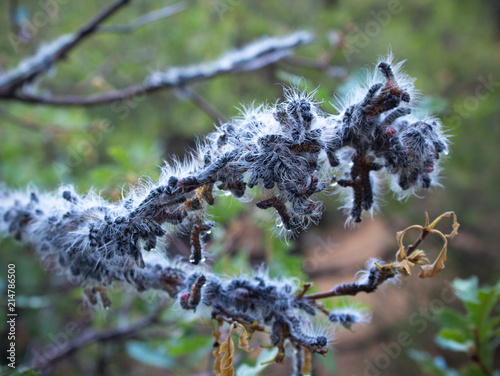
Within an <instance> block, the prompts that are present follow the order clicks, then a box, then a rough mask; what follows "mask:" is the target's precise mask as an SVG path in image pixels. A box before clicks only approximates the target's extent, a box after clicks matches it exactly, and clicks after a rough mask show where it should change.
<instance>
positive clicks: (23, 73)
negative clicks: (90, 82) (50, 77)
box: [0, 0, 130, 98]
mask: <svg viewBox="0 0 500 376" xmlns="http://www.w3.org/2000/svg"><path fill="white" fill-rule="evenodd" d="M129 2H130V0H118V1H116V2H115V3H113V4H112V5H110V6H108V7H107V8H105V9H104V10H102V11H101V13H99V14H98V15H97V16H95V17H94V18H93V19H92V20H91V21H89V22H88V23H87V24H86V25H85V26H83V27H82V28H81V29H80V30H79V31H77V32H76V33H75V34H70V35H63V36H61V37H59V38H58V39H56V40H55V41H53V42H52V43H50V45H49V46H46V47H45V48H41V49H40V50H39V51H38V52H37V53H36V54H35V55H34V56H32V57H31V58H29V59H27V60H25V61H24V62H23V63H21V64H19V65H18V67H17V68H16V69H14V70H13V71H10V72H7V73H5V74H4V75H2V76H0V98H1V97H11V98H15V97H16V94H15V92H16V91H17V90H18V89H20V88H21V87H22V86H23V85H25V84H27V83H29V82H31V81H32V80H33V79H34V78H35V77H36V76H38V75H39V74H41V73H44V72H47V71H48V70H49V69H50V68H51V67H52V66H53V65H54V64H56V63H57V62H59V61H60V60H62V59H64V58H66V57H67V55H68V54H69V52H70V51H71V50H73V49H74V48H75V47H77V46H78V45H79V44H80V43H81V42H82V41H83V40H84V39H85V38H87V37H89V36H90V35H92V34H93V33H95V32H96V31H97V29H98V26H99V25H100V24H101V23H102V22H104V21H105V20H106V19H108V18H109V17H111V16H112V15H113V14H114V13H115V12H117V11H118V10H119V9H120V8H121V7H122V6H124V5H127V4H128V3H129Z"/></svg>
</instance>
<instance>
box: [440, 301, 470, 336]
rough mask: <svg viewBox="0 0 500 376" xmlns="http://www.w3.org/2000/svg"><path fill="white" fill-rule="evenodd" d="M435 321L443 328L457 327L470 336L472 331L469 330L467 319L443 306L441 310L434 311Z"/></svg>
mask: <svg viewBox="0 0 500 376" xmlns="http://www.w3.org/2000/svg"><path fill="white" fill-rule="evenodd" d="M435 317H436V321H437V323H438V324H439V325H440V326H442V327H443V328H457V329H461V331H462V332H463V333H464V334H465V335H466V336H467V337H472V331H471V330H470V324H471V323H470V321H469V319H468V318H467V317H466V316H465V315H463V314H461V313H460V312H457V311H455V310H453V309H450V308H446V307H445V308H443V309H442V310H440V311H438V312H436V314H435Z"/></svg>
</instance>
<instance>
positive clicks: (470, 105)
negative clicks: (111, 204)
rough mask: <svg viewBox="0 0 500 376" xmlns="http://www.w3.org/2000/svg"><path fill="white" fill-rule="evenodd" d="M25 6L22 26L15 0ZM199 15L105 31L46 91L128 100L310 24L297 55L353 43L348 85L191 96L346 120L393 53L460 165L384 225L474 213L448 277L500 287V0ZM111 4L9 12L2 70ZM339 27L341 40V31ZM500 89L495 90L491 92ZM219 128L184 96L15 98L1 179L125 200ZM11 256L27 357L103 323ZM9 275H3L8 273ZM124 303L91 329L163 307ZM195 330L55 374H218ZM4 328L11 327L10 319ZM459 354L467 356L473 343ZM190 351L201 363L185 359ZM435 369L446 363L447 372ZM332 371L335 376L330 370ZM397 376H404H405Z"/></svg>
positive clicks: (204, 8) (218, 82)
mask: <svg viewBox="0 0 500 376" xmlns="http://www.w3.org/2000/svg"><path fill="white" fill-rule="evenodd" d="M13 3H16V4H17V7H16V8H15V12H16V13H15V14H13V15H12V16H11V15H10V12H11V8H9V5H10V4H13ZM49 3H56V4H57V11H56V12H54V13H52V12H49V13H50V14H49V13H47V11H45V10H44V9H48V8H47V6H48V4H49ZM107 3H110V2H109V1H108V2H107ZM169 3H172V2H170V1H169V2H165V1H159V0H150V1H145V0H137V1H133V2H131V4H130V5H129V6H127V7H126V8H125V9H123V11H121V12H120V13H118V14H117V15H116V16H114V17H113V18H112V19H111V20H109V21H108V22H107V24H108V25H117V24H118V25H119V24H127V23H129V22H131V20H133V19H135V18H137V17H138V16H140V15H141V14H144V13H146V12H149V11H152V10H154V9H158V8H161V7H164V6H165V5H167V4H169ZM187 5H188V7H187V9H186V10H185V11H183V12H181V13H179V14H176V15H174V16H172V17H169V18H166V19H163V20H160V21H157V22H154V23H151V24H148V25H145V26H143V27H141V28H139V29H137V30H136V31H135V32H133V33H131V34H109V33H102V34H98V35H96V36H94V37H92V38H91V39H89V40H87V41H86V42H85V43H83V44H82V45H81V46H80V47H79V48H78V49H76V50H75V51H74V52H72V53H71V54H70V56H69V58H68V59H67V60H66V61H64V62H62V63H60V64H58V66H57V68H56V69H54V70H53V72H52V74H51V75H49V76H47V77H45V78H43V79H42V80H41V81H40V82H38V83H37V85H38V87H39V88H40V90H50V91H52V92H53V93H59V94H64V93H73V94H81V95H85V94H90V93H96V92H102V91H105V90H108V89H119V88H122V87H125V86H127V85H131V84H134V83H140V82H141V81H142V80H143V79H144V77H145V76H146V75H147V74H148V73H149V72H151V71H155V70H163V69H166V68H168V67H171V66H176V65H186V64H192V63H197V62H200V61H204V60H209V59H214V58H216V57H217V56H219V55H220V54H222V53H224V52H225V51H227V50H229V49H232V48H234V47H238V46H242V45H243V44H245V43H247V42H250V41H252V40H255V39H257V38H259V37H261V36H263V35H283V34H286V33H288V32H292V31H295V30H297V29H307V30H311V31H313V32H314V33H315V35H316V36H317V41H316V42H315V43H314V44H312V45H309V46H306V47H304V48H301V49H300V50H299V51H297V55H299V56H301V57H304V58H311V59H317V58H319V57H320V56H322V54H323V53H324V52H325V51H327V50H329V49H330V48H331V39H332V35H341V36H342V38H344V39H345V41H346V45H347V46H351V49H348V48H349V47H348V48H347V49H340V50H337V51H336V54H335V56H334V58H333V60H332V61H331V66H332V67H334V68H338V70H335V72H336V73H335V74H330V75H329V74H327V73H328V72H330V71H327V72H325V71H323V70H319V69H313V68H308V67H302V66H296V65H293V64H289V63H285V62H282V63H279V64H276V65H274V66H270V67H266V68H264V69H261V70H259V71H255V72H248V73H243V74H237V75H236V74H234V75H228V76H221V77H218V78H216V79H214V80H210V81H206V82H201V83H198V84H196V85H193V89H194V90H196V91H197V92H198V93H199V94H200V95H202V96H203V97H204V98H205V99H207V100H208V101H209V102H210V103H211V104H212V105H213V106H214V107H215V108H216V109H217V110H219V111H220V113H222V114H224V115H225V116H226V117H231V116H235V115H237V114H238V108H240V107H241V104H243V105H249V104H251V103H253V102H255V103H261V102H266V101H267V102H274V101H275V100H276V99H277V98H279V97H280V96H281V95H282V87H281V86H280V85H277V84H278V83H284V84H296V85H299V86H304V87H307V88H309V89H313V88H318V91H317V93H316V97H317V99H319V100H322V101H323V104H322V106H323V108H324V109H325V110H326V111H334V108H333V106H332V105H331V102H335V95H337V94H342V90H343V88H344V89H345V88H346V87H347V85H346V84H347V83H348V82H349V80H350V79H351V78H354V79H356V78H357V77H360V75H362V74H363V69H364V67H370V68H372V67H373V65H374V63H376V60H377V57H378V56H380V55H383V54H385V53H387V51H388V48H391V49H392V51H393V52H394V54H395V56H396V57H397V58H398V59H407V63H406V65H405V69H406V71H407V72H408V73H409V74H410V75H411V76H414V77H417V78H418V80H417V82H416V85H417V88H418V89H419V90H421V92H422V93H424V97H423V98H422V102H423V107H424V108H425V109H427V110H428V111H429V114H433V115H436V116H439V117H441V118H442V119H443V121H444V124H445V126H446V128H447V129H448V133H449V134H450V136H451V137H452V139H451V140H452V142H453V145H452V148H451V155H450V158H449V159H447V160H446V161H444V174H443V175H444V176H445V178H444V179H443V180H442V183H443V185H444V187H445V188H444V189H435V190H434V191H433V192H432V193H427V195H426V196H427V198H425V199H423V200H422V199H417V198H412V199H410V200H409V201H408V202H405V203H399V202H396V201H395V200H392V199H391V198H389V197H388V198H386V199H385V202H384V206H383V208H382V211H383V212H384V215H385V218H386V219H387V220H389V221H390V220H395V219H397V218H403V220H404V221H407V222H413V221H414V220H420V218H421V215H422V212H423V211H425V210H427V211H429V212H430V215H431V217H432V216H433V215H434V214H437V213H441V212H443V211H446V210H454V211H455V212H457V213H458V215H459V217H460V220H461V223H462V228H463V233H465V234H468V237H467V239H468V242H465V243H464V244H465V245H463V246H461V245H460V243H458V242H456V243H454V247H455V248H457V251H456V252H453V253H452V254H451V255H450V258H451V259H450V263H449V264H448V265H449V266H448V267H449V268H450V269H451V270H454V271H455V273H456V274H458V275H462V276H468V275H470V274H477V275H479V277H480V279H481V281H482V282H490V283H491V282H492V281H494V280H496V276H497V275H498V274H499V272H500V263H499V262H498V258H497V256H496V253H495V252H494V251H496V245H497V244H499V243H500V233H499V232H498V230H497V226H498V212H499V208H500V195H499V194H498V186H499V184H500V181H499V179H500V175H499V173H498V161H499V160H500V148H499V147H498V142H499V140H500V127H498V126H497V122H498V120H499V119H500V107H499V106H498V103H499V101H500V91H499V90H498V88H499V86H500V69H499V67H500V48H499V36H500V23H499V19H500V17H499V14H500V6H499V5H498V3H497V2H495V1H486V0H480V1H472V0H467V1H460V2H457V1H453V0H443V1H439V2H438V1H430V0H418V1H417V0H413V1H366V2H354V1H340V0H337V1H335V0H331V1H327V0H324V1H315V2H309V1H297V0H293V1H287V2H284V1H275V0H272V1H261V2H244V1H241V0H199V1H194V0H193V1H188V2H187ZM102 6H103V4H102V2H86V3H85V5H84V6H83V5H82V4H81V3H80V2H74V1H54V0H40V1H36V2H35V1H22V0H18V1H17V2H14V1H3V2H1V3H0V17H2V22H0V36H1V37H0V69H3V70H9V69H11V68H13V67H15V66H16V65H17V64H18V63H19V61H21V60H22V59H23V58H24V57H26V56H29V55H30V54H32V53H33V52H34V51H36V49H37V47H38V46H39V45H40V43H43V42H44V41H50V40H52V39H54V38H56V37H57V36H59V35H61V34H63V33H68V32H73V31H74V30H76V29H77V28H78V27H79V26H80V25H83V24H84V23H85V22H86V21H87V20H89V19H90V18H91V17H93V16H94V15H95V14H96V13H98V11H99V10H100V9H101V8H102ZM39 12H42V13H43V12H45V14H47V15H48V21H47V22H46V24H45V25H43V26H40V27H36V28H35V31H34V32H33V33H32V35H30V36H29V37H28V38H27V40H26V41H25V42H24V43H22V44H16V43H12V40H13V39H12V33H16V32H18V30H19V28H21V27H22V26H23V25H24V26H26V25H27V24H28V23H29V22H33V17H34V16H35V15H36V14H37V13H39ZM333 31H336V32H337V34H332V32H333ZM333 38H334V37H333ZM488 81H491V83H490V84H485V82H488ZM478 93H480V95H479V96H478ZM213 123H214V120H213V119H212V118H210V117H209V116H208V115H207V114H206V113H204V112H203V111H201V110H199V109H198V108H197V107H196V106H195V105H194V104H193V103H192V102H190V101H189V100H188V99H187V98H186V97H185V96H183V95H181V94H180V93H179V92H176V91H175V90H170V91H169V90H167V91H162V92H159V93H156V94H154V95H151V96H148V97H136V98H131V99H130V100H126V101H123V102H119V103H113V104H110V105H102V106H96V107H88V108H76V107H75V108H74V107H57V106H33V105H26V104H20V103H15V102H7V101H5V102H2V103H0V182H1V183H3V184H5V185H6V186H8V187H13V188H25V187H26V186H27V185H28V184H34V185H36V186H37V187H40V188H41V189H48V190H52V189H54V188H56V187H58V186H59V185H60V184H62V183H73V184H75V185H76V186H77V187H78V190H79V191H81V192H84V191H87V190H88V189H91V188H94V189H96V190H98V191H100V192H101V193H102V194H103V195H104V196H106V197H109V198H110V199H113V200H116V199H118V198H119V196H120V192H121V191H122V189H125V190H126V189H127V186H128V184H137V182H138V181H139V179H140V178H141V177H142V176H148V177H150V178H153V179H154V178H157V177H158V175H159V168H158V166H160V165H161V164H162V163H163V162H162V159H166V160H167V161H171V157H172V155H174V154H176V155H183V154H184V153H185V152H186V151H187V150H189V149H190V148H192V147H193V146H194V142H195V141H194V140H195V137H199V136H203V135H205V134H207V133H208V132H210V130H211V129H212V128H213ZM219 201H220V202H219V204H218V205H217V206H216V207H215V208H214V209H213V213H212V214H213V216H214V218H215V220H216V221H217V222H218V223H219V224H220V225H221V226H226V225H227V223H228V222H230V221H231V220H232V219H234V218H236V217H237V216H238V215H240V214H241V213H243V212H244V211H246V206H245V205H243V204H241V203H238V202H236V201H234V200H232V199H231V198H230V197H224V198H222V199H221V200H219ZM326 201H327V202H326V205H327V211H326V212H325V214H324V217H323V220H322V222H321V224H320V226H321V229H323V230H324V229H328V228H329V227H331V226H342V225H343V221H344V219H343V218H342V216H341V214H340V213H339V212H338V211H337V206H338V202H336V200H335V199H334V198H333V199H328V200H326ZM261 227H262V231H263V235H262V243H263V244H264V246H265V248H266V250H267V253H266V256H265V257H266V259H267V260H268V261H271V264H270V272H271V274H273V275H280V274H284V275H294V276H297V277H300V278H305V274H304V272H303V270H302V268H301V262H302V256H301V255H300V253H297V252H295V251H296V249H294V245H293V244H291V245H287V244H285V243H283V242H281V241H279V240H276V239H275V238H273V236H272V233H271V231H270V230H269V227H268V226H266V225H265V224H264V223H262V224H261ZM222 228H225V227H222ZM310 231H315V229H311V230H310ZM213 239H214V240H213V242H214V245H213V251H214V255H216V256H218V255H219V254H218V252H219V250H220V249H221V248H222V247H221V243H220V242H222V241H223V237H222V234H221V233H219V234H217V233H216V232H215V231H214V234H213ZM1 247H2V252H1V254H0V261H1V263H0V265H2V268H3V265H5V264H6V263H8V262H14V263H16V265H17V268H18V269H17V272H18V275H19V276H20V277H19V278H18V279H17V281H18V286H17V294H18V298H19V300H18V302H19V305H20V308H19V311H20V315H19V316H20V319H19V322H18V325H19V326H18V328H19V329H18V340H17V344H18V359H19V360H20V361H22V360H23V359H27V356H26V357H25V355H24V354H25V351H26V349H27V346H28V345H30V346H32V345H36V346H38V347H40V348H44V346H47V344H48V343H49V342H50V341H49V340H48V338H51V337H49V335H52V334H54V333H59V332H60V331H61V330H62V329H61V328H63V327H64V325H65V324H66V323H68V322H74V323H76V324H78V328H79V333H81V331H82V330H83V328H85V327H86V326H88V325H89V323H90V320H89V317H94V316H95V314H92V315H90V316H89V315H87V314H82V313H79V314H75V307H76V306H79V305H80V303H81V292H80V289H79V288H78V287H73V286H68V283H67V281H66V280H65V279H64V278H62V277H58V276H51V278H48V276H47V274H46V273H45V272H44V271H43V269H42V268H41V266H40V265H39V264H38V263H37V261H36V260H34V258H33V257H32V254H31V252H30V251H29V250H28V249H26V247H24V246H22V245H19V244H17V243H14V242H12V241H7V240H3V241H2V243H1ZM271 249H272V252H271ZM492 250H493V251H492ZM291 251H294V252H292V254H291ZM248 264H249V257H248V255H246V254H245V252H241V253H239V254H237V255H232V254H223V255H220V257H218V258H217V262H216V263H215V264H214V265H213V268H214V270H216V271H218V272H220V273H227V274H234V273H240V272H241V271H244V270H245V269H248V268H249V265H248ZM447 270H448V269H447ZM4 273H5V271H4V270H0V275H2V276H3V275H4ZM2 288H3V289H4V288H5V286H2ZM478 291H481V290H478ZM112 294H113V296H112V298H113V304H114V305H113V310H115V311H114V312H115V314H113V315H110V314H108V315H107V316H99V315H97V319H95V320H93V321H92V324H90V325H93V326H94V327H95V328H102V327H115V326H117V325H118V324H120V323H123V321H124V320H125V321H127V320H133V319H135V318H138V317H142V316H144V315H145V314H147V313H148V312H150V311H151V306H152V303H151V301H150V300H143V299H132V298H131V297H130V294H128V293H127V292H125V293H124V292H122V291H120V290H118V291H115V292H113V293H112ZM3 296H5V294H4V293H2V297H3ZM2 299H3V298H2ZM467 304H473V303H467ZM166 315H167V316H168V317H166V319H169V318H170V319H171V318H172V317H173V315H177V316H178V312H175V311H174V312H173V313H172V312H170V313H166ZM169 315H170V316H169ZM469 319H471V318H467V320H469ZM193 320H196V319H194V318H189V319H186V322H185V323H182V322H180V323H179V322H177V321H176V322H175V325H172V328H171V329H172V330H171V331H170V333H169V337H168V338H169V341H165V340H161V341H159V340H154V341H147V342H141V341H136V340H134V341H132V340H131V341H128V342H127V343H125V344H117V345H116V346H115V347H112V346H111V345H108V344H106V345H102V346H101V345H92V346H89V347H87V348H85V349H83V350H82V351H81V352H79V353H78V356H74V357H73V358H72V359H71V362H70V363H69V364H68V363H62V364H60V365H59V367H58V368H57V369H56V370H55V371H54V374H67V373H69V374H75V375H77V374H93V373H94V371H95V370H96V367H97V365H98V363H99V361H98V359H100V357H105V358H106V359H109V360H110V361H109V362H108V364H107V366H106V367H107V368H105V370H106V371H107V372H108V373H109V374H122V373H123V372H131V373H134V372H137V373H140V372H144V373H146V372H147V373H149V374H155V372H157V371H158V367H160V368H162V367H163V370H162V372H163V371H165V369H171V366H172V362H175V364H176V367H180V368H179V369H182V370H181V371H178V372H181V373H182V374H187V373H189V372H195V371H200V370H207V369H209V368H210V364H209V363H210V351H211V350H210V345H208V344H207V341H208V338H210V336H209V335H207V333H204V332H199V333H198V332H197V333H193V332H192V331H193ZM471 320H472V319H471ZM0 329H1V330H2V331H3V330H4V329H5V324H4V323H2V326H0ZM446 333H447V332H445V334H446ZM462 334H463V333H462ZM2 335H3V334H2ZM450 335H451V334H450ZM463 335H464V336H465V334H463ZM2 338H3V337H2ZM453 338H454V339H456V338H455V337H453ZM457 338H461V337H457ZM464 338H465V337H464ZM466 338H468V337H466ZM155 341H156V342H155ZM449 343H450V342H448V344H449ZM457 343H458V344H457ZM457 343H455V345H456V346H458V347H460V343H461V342H460V341H458V342H457ZM2 350H3V347H2ZM124 354H127V355H126V356H125V355H124ZM146 354H147V356H146ZM182 354H189V357H187V358H186V357H184V358H183V357H182V356H181V355H182ZM179 356H181V358H182V359H181V358H178V357H179ZM270 357H271V356H269V358H270ZM431 358H432V357H431ZM96 359H97V360H96ZM266 359H267V357H266ZM429 359H430V358H429ZM2 361H3V359H2ZM428 363H429V362H428ZM246 364H248V365H246ZM258 364H259V361H257V362H256V360H255V359H252V358H251V357H248V359H246V360H245V363H244V364H242V365H241V366H240V368H241V370H242V371H241V372H242V374H244V373H243V369H248V367H250V368H252V367H253V368H257V369H258V368H259V367H258ZM429 364H430V363H429ZM433 364H434V365H435V367H438V368H439V367H441V368H442V367H443V366H442V364H439V362H434V363H433ZM328 367H330V372H334V368H335V367H334V365H332V362H329V363H328ZM131 370H133V371H131ZM259 371H260V370H259ZM245 372H247V374H251V373H249V372H250V371H245ZM254 372H257V371H256V370H254ZM394 372H395V373H394V374H401V372H399V371H398V370H396V371H394ZM158 374H160V373H159V371H158ZM162 374H165V373H162ZM176 374H180V373H176Z"/></svg>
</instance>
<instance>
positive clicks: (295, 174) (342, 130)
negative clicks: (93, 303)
mask: <svg viewBox="0 0 500 376" xmlns="http://www.w3.org/2000/svg"><path fill="white" fill-rule="evenodd" d="M389 62H390V61H389ZM389 62H384V61H383V62H380V63H379V64H378V68H377V70H378V71H379V72H378V73H374V74H373V75H371V76H370V77H369V80H368V81H369V85H368V87H367V88H365V89H356V90H355V91H354V93H353V94H352V95H350V96H347V97H346V98H345V99H344V101H343V105H342V106H341V107H340V108H339V112H340V113H339V114H338V115H329V114H325V113H323V112H322V111H321V110H320V108H319V105H318V103H316V102H315V101H314V100H313V94H311V93H303V92H299V91H297V90H293V89H287V90H286V91H285V99H284V100H283V101H282V102H278V103H276V104H274V105H271V106H264V105H263V106H256V107H253V108H250V109H247V110H245V111H244V112H243V114H242V115H241V116H240V117H238V118H235V119H233V120H232V121H230V122H228V123H226V124H222V125H220V126H218V127H217V128H216V130H215V132H213V133H211V134H209V135H208V136H207V137H205V138H204V139H203V140H202V141H201V142H199V144H198V146H197V148H196V151H195V152H194V153H193V154H192V155H191V156H188V157H186V158H185V159H184V160H182V161H180V160H179V161H176V162H174V163H172V164H170V165H165V166H164V167H163V169H162V174H161V176H160V179H159V180H158V181H151V180H148V179H147V178H146V179H143V180H142V182H141V184H140V185H139V186H137V187H133V188H131V190H130V192H128V193H127V194H126V195H125V196H124V197H123V199H122V200H121V201H119V202H116V203H109V202H106V201H105V200H103V199H102V198H100V197H99V196H98V195H96V194H94V193H92V192H91V193H89V194H87V195H86V196H81V195H79V194H77V193H75V190H74V189H73V188H72V187H66V188H62V189H60V191H59V192H57V193H38V192H37V191H36V190H28V191H25V192H21V191H9V190H6V191H4V192H3V193H2V199H1V201H0V214H1V215H0V231H1V232H2V233H3V234H10V235H12V236H14V237H15V238H17V239H21V238H23V239H25V240H26V241H27V242H29V243H32V244H34V245H35V247H36V248H37V250H38V252H39V254H40V256H41V257H42V258H50V259H51V263H54V262H55V263H56V264H57V265H58V266H59V268H60V269H61V270H63V271H65V272H66V273H68V274H69V275H71V276H73V277H74V278H76V279H77V280H83V281H87V280H93V281H95V282H97V283H100V284H109V283H111V282H112V281H114V280H120V281H137V280H141V281H142V282H141V284H142V285H148V284H149V285H151V284H154V283H153V282H148V281H145V278H146V277H144V275H145V274H146V275H152V274H154V273H152V272H150V269H151V265H149V266H148V265H147V263H145V261H144V258H145V257H146V255H147V254H149V253H150V252H151V251H154V252H160V253H165V243H166V240H165V239H166V235H167V234H168V233H175V232H179V231H184V232H187V233H189V234H190V243H191V257H190V258H189V261H190V263H191V264H193V265H197V264H199V263H201V262H203V260H204V259H205V253H206V251H205V249H204V248H205V241H204V239H205V236H206V235H207V234H208V233H209V232H210V230H211V228H212V226H213V223H211V222H210V221H208V220H207V213H206V212H207V207H208V206H211V205H214V204H215V202H216V198H217V195H218V194H220V192H221V191H222V192H225V193H227V194H232V195H233V196H234V197H236V198H239V199H245V200H247V201H248V197H249V194H248V193H249V192H250V189H252V188H254V187H258V188H260V189H257V188H256V189H255V190H252V195H253V199H252V202H253V204H254V205H255V207H256V208H259V209H262V210H269V211H273V212H275V213H276V216H277V218H278V219H279V221H278V224H279V226H280V228H281V230H282V231H283V233H284V234H285V235H286V236H294V235H295V234H297V232H298V231H300V230H303V229H305V228H307V227H308V226H309V225H310V224H312V223H316V222H317V221H318V220H319V217H320V215H321V212H322V204H321V202H320V201H318V200H317V199H316V197H317V195H318V193H320V192H322V191H325V190H327V189H330V186H331V185H336V186H337V187H338V189H339V191H344V192H349V193H348V194H347V195H346V196H347V197H348V202H347V204H346V207H348V210H349V218H350V220H352V221H354V222H359V221H361V217H362V214H363V212H364V211H371V210H372V208H373V205H374V202H375V196H376V194H377V192H378V189H377V185H378V183H377V182H380V181H381V177H382V175H381V174H386V175H389V176H391V177H392V180H393V181H394V182H395V183H394V184H393V188H394V186H397V187H396V188H394V189H395V190H399V191H405V192H406V191H410V190H412V189H414V188H415V187H417V186H421V187H423V188H428V187H429V186H430V185H431V184H433V183H434V182H435V181H436V180H435V178H436V174H437V171H438V166H437V165H438V162H439V161H438V159H439V157H440V154H441V153H443V152H444V153H446V151H447V140H446V137H445V136H444V135H443V132H442V130H441V126H440V123H439V121H437V120H436V119H418V118H416V117H413V115H412V114H411V111H412V109H413V107H414V103H413V102H414V101H413V100H412V98H413V97H414V96H415V90H414V88H413V81H412V80H411V79H409V78H408V77H407V76H405V75H403V74H401V73H400V70H401V64H400V63H399V64H396V65H394V66H393V67H392V66H391V64H390V63H389ZM360 92H363V93H364V94H363V95H361V94H360ZM255 191H258V192H257V193H256V192H255ZM259 192H260V193H259ZM255 195H257V196H259V197H258V198H257V199H256V198H255ZM146 271H147V273H146ZM130 283H131V284H133V285H134V286H135V287H136V288H137V289H143V288H144V286H141V285H140V284H137V282H130Z"/></svg>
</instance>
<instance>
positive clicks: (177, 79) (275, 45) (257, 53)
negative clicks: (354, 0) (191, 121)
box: [0, 32, 314, 106]
mask: <svg viewBox="0 0 500 376" xmlns="http://www.w3.org/2000/svg"><path fill="white" fill-rule="evenodd" d="M313 40H314V38H313V36H312V35H311V34H310V33H307V32H297V33H293V34H290V35H288V36H285V37H281V38H277V37H274V38H265V39H261V40H258V41H256V42H253V43H251V44H248V45H246V46H245V47H243V48H241V49H239V50H235V51H232V52H229V53H226V54H225V55H222V56H221V57H220V58H219V59H217V60H215V61H211V62H205V63H201V64H197V65H191V66H186V67H174V68H171V69H169V70H167V71H165V72H153V73H152V74H150V75H149V76H148V77H147V78H146V79H145V80H144V82H143V83H142V84H140V85H139V84H135V85H131V86H129V87H126V88H124V89H121V90H112V91H107V92H104V93H99V94H92V95H88V96H80V95H60V96H55V95H51V94H49V95H32V94H29V93H26V92H20V93H16V92H14V91H12V90H9V91H5V90H3V88H2V83H1V81H0V98H3V99H7V100H9V99H10V100H17V101H21V102H27V103H38V104H49V105H60V106H92V105H98V104H105V103H111V102H114V101H119V100H123V99H127V98H131V97H134V96H136V95H141V94H149V93H153V92H156V91H158V90H162V89H168V88H176V87H181V86H186V85H188V84H191V83H194V82H199V81H204V80H207V79H211V78H214V77H216V76H219V75H222V74H229V73H235V72H243V71H251V70H256V69H259V68H262V67H264V66H267V65H270V64H273V63H275V62H277V61H279V60H281V59H283V58H284V57H285V56H288V55H289V54H290V52H291V51H292V50H293V49H295V48H298V47H300V46H303V45H305V44H309V43H311V42H312V41H313Z"/></svg>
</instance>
